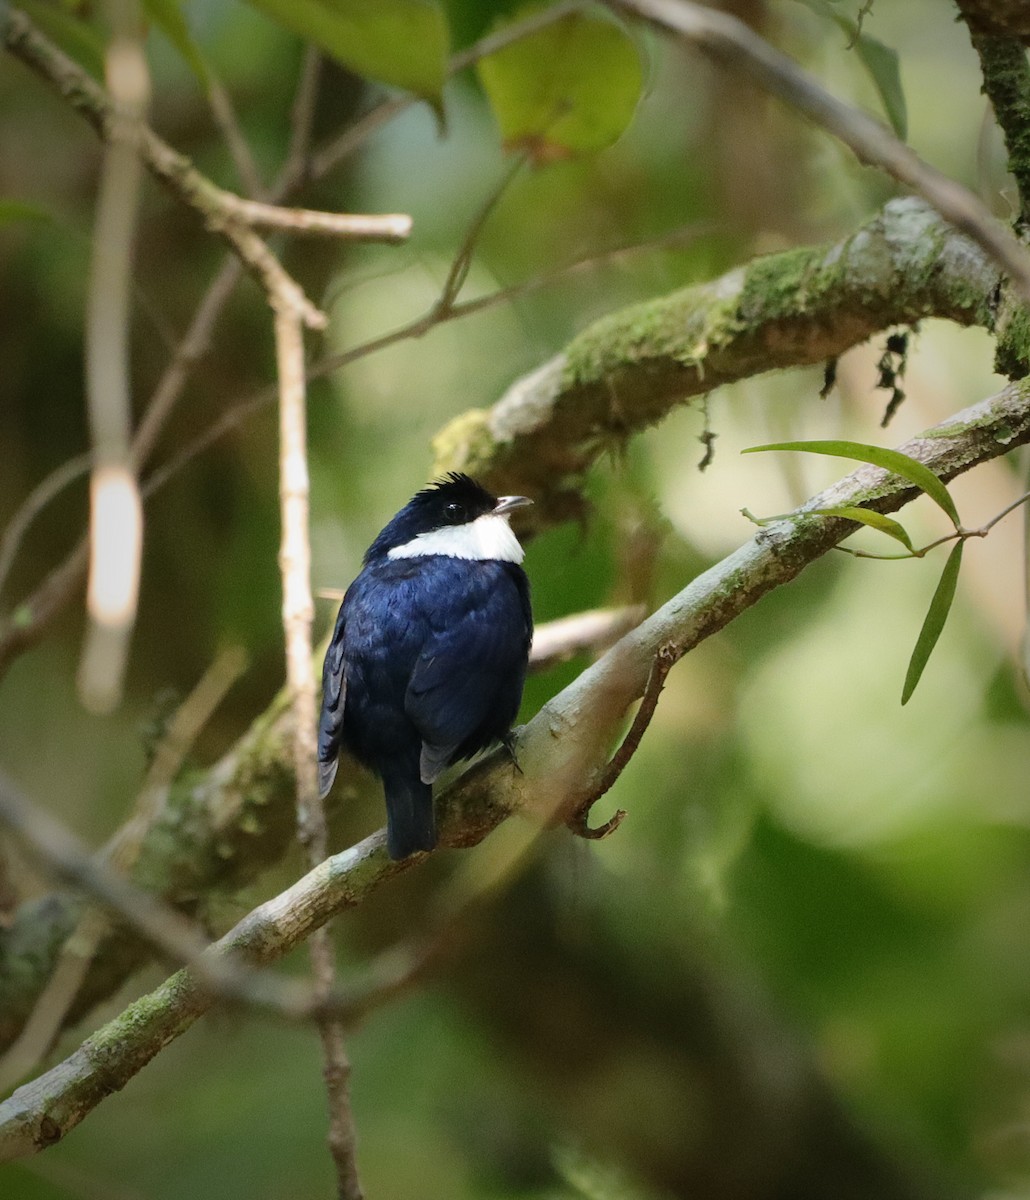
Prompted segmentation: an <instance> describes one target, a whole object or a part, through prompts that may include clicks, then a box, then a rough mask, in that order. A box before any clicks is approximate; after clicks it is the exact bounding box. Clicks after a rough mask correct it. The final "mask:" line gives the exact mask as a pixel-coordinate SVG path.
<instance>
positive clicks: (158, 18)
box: [143, 0, 208, 86]
mask: <svg viewBox="0 0 1030 1200" xmlns="http://www.w3.org/2000/svg"><path fill="white" fill-rule="evenodd" d="M143 10H144V12H146V14H147V16H148V17H149V18H150V19H151V21H153V23H154V24H155V25H156V26H157V27H158V29H160V30H161V32H162V33H163V34H164V35H165V37H166V38H167V39H168V40H169V41H170V42H171V43H172V45H173V46H174V47H175V48H176V50H178V51H179V53H180V54H181V55H182V57H183V58H184V59H185V60H186V65H187V66H188V67H189V69H190V70H191V71H192V72H193V74H194V75H196V77H197V78H198V79H199V80H200V82H201V83H202V84H204V85H205V86H206V85H207V77H208V76H207V64H206V63H205V62H204V58H203V55H202V54H201V53H200V47H199V46H198V45H197V43H196V42H195V41H194V40H193V35H192V34H191V33H190V27H189V25H187V24H186V18H185V17H184V16H183V12H182V6H181V5H180V4H179V0H143Z"/></svg>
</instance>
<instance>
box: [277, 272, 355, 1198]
mask: <svg viewBox="0 0 1030 1200" xmlns="http://www.w3.org/2000/svg"><path fill="white" fill-rule="evenodd" d="M271 299H272V303H273V305H274V306H275V345H276V362H277V366H278V372H279V446H280V449H279V494H280V504H281V514H282V544H281V549H280V552H279V564H280V568H281V570H282V579H283V629H284V631H285V634H286V682H287V687H288V689H289V691H290V695H291V703H292V707H293V714H294V729H293V770H294V774H295V776H296V780H297V834H298V837H299V839H300V842H301V844H302V845H303V847H304V849H305V851H306V854H307V859H308V864H309V866H311V867H312V868H314V867H317V866H318V864H319V863H320V862H322V861H324V859H325V858H326V856H327V854H328V838H327V833H326V820H325V810H324V808H323V806H322V802H321V800H320V799H319V795H318V780H317V774H316V760H317V756H316V746H315V703H316V701H315V696H316V692H315V675H314V668H313V665H312V657H311V622H312V619H313V617H314V603H313V601H312V598H311V548H310V544H309V540H308V460H307V409H306V405H305V384H304V336H303V331H302V328H301V322H300V316H299V314H298V313H297V312H296V311H295V310H294V309H292V308H291V307H290V306H289V303H288V301H287V302H286V303H284V302H283V301H282V299H281V298H279V297H276V296H273V297H272V298H271ZM309 951H310V955H311V965H312V969H313V972H314V976H315V992H316V996H317V997H318V999H320V1000H325V999H328V998H329V997H330V996H331V995H332V992H333V986H334V981H335V975H336V965H335V960H334V953H333V943H332V939H331V935H330V930H329V926H328V925H325V926H323V927H321V928H319V929H317V930H315V931H314V932H313V933H312V935H311V939H310V943H309ZM318 1028H319V1034H320V1036H321V1040H322V1056H323V1062H324V1066H323V1075H324V1078H325V1085H326V1093H327V1095H328V1099H329V1138H328V1140H329V1150H330V1153H331V1154H332V1157H333V1162H334V1163H335V1165H336V1181H337V1192H338V1195H339V1197H340V1200H361V1198H362V1195H363V1193H362V1190H361V1184H360V1182H359V1179H358V1171H357V1160H356V1158H355V1141H356V1138H355V1130H354V1114H353V1111H352V1109H351V1102H350V1062H349V1060H348V1058H347V1047H346V1043H345V1041H344V1031H343V1025H342V1024H341V1022H340V1021H339V1020H338V1019H337V1018H335V1017H332V1016H329V1015H323V1016H321V1017H320V1018H319V1021H318Z"/></svg>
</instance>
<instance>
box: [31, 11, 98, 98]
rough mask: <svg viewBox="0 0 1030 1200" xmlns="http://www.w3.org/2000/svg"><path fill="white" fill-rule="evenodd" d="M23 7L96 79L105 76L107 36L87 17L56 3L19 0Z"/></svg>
mask: <svg viewBox="0 0 1030 1200" xmlns="http://www.w3.org/2000/svg"><path fill="white" fill-rule="evenodd" d="M18 7H19V8H21V9H23V10H24V11H25V12H26V13H27V14H28V16H29V17H31V19H32V21H33V22H34V23H35V24H36V25H38V26H39V27H40V29H42V30H43V32H44V33H45V34H46V35H47V36H48V37H50V38H52V39H53V41H55V42H56V43H57V44H58V46H60V47H61V49H62V50H63V51H64V52H65V54H67V55H68V57H69V58H73V59H75V61H76V62H77V63H78V64H79V66H80V67H83V68H85V70H87V71H88V72H89V73H90V74H91V75H92V76H93V77H94V78H95V79H103V78H104V39H103V38H102V37H101V36H100V34H99V33H98V32H97V31H96V30H95V29H94V28H93V27H92V26H91V25H88V24H87V23H86V22H85V21H84V20H82V19H81V18H79V17H77V16H75V14H74V13H70V12H68V11H67V10H66V9H64V8H59V7H58V6H57V5H54V4H43V3H41V2H40V0H19V3H18Z"/></svg>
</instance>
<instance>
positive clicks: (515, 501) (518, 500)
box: [492, 496, 533, 517]
mask: <svg viewBox="0 0 1030 1200" xmlns="http://www.w3.org/2000/svg"><path fill="white" fill-rule="evenodd" d="M532 503H533V501H532V500H530V498H529V497H528V496H502V497H501V498H500V499H499V500H498V501H497V504H496V505H495V506H494V511H493V514H492V515H493V516H495V517H506V516H507V515H508V513H510V512H513V511H514V510H515V509H516V508H525V507H526V505H527V504H532Z"/></svg>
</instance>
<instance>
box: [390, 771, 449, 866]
mask: <svg viewBox="0 0 1030 1200" xmlns="http://www.w3.org/2000/svg"><path fill="white" fill-rule="evenodd" d="M398 765H399V764H398ZM383 790H384V791H385V793H386V850H387V853H388V854H389V855H390V857H391V858H392V859H395V860H396V859H401V858H407V857H408V855H409V854H414V853H415V852H416V850H432V849H433V847H434V846H435V845H436V820H435V817H434V815H433V788H432V785H430V784H428V783H423V782H422V780H421V779H419V777H418V767H417V765H416V767H415V769H414V771H411V770H397V771H389V772H384V773H383Z"/></svg>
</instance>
